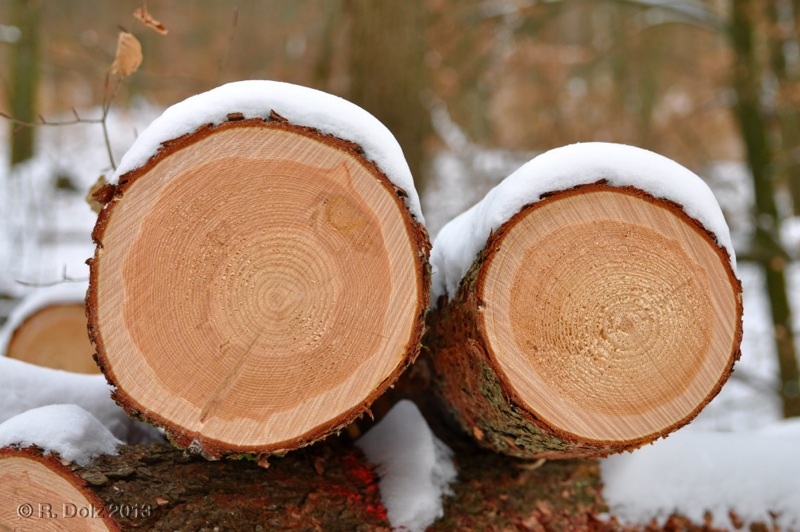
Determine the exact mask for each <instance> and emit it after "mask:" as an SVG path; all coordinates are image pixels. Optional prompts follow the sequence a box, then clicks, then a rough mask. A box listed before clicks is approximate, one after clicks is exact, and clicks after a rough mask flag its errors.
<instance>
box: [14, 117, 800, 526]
mask: <svg viewBox="0 0 800 532" xmlns="http://www.w3.org/2000/svg"><path fill="white" fill-rule="evenodd" d="M160 112H161V109H157V108H154V107H152V106H150V105H148V104H146V103H144V102H139V103H136V104H134V105H133V106H132V107H131V108H129V109H128V110H124V111H123V110H120V111H114V112H112V113H111V115H110V119H109V128H110V139H111V142H112V146H113V152H114V157H115V160H116V161H117V162H118V161H119V160H120V158H121V156H122V154H123V153H124V152H125V151H126V150H127V148H128V146H130V144H131V143H132V142H133V140H134V139H135V138H136V135H137V133H138V132H140V131H142V130H143V129H144V128H145V127H146V126H147V125H148V124H149V123H150V122H151V121H152V120H153V119H154V118H156V117H157V116H158V115H159V114H160ZM94 113H95V114H97V115H99V113H100V112H99V110H95V111H94ZM85 116H87V117H89V116H92V111H86V113H85ZM48 118H49V119H50V120H53V121H56V120H57V118H56V117H48ZM434 119H435V122H436V127H437V130H438V131H439V133H440V135H441V136H442V137H443V138H444V140H445V143H446V144H447V146H448V147H449V151H447V152H444V153H441V154H440V155H439V156H438V157H436V159H435V160H434V161H433V164H432V166H431V179H430V185H429V186H428V187H427V190H425V191H422V192H421V195H422V202H423V209H424V212H425V216H426V219H427V221H428V229H429V232H430V233H431V236H432V237H433V236H435V234H436V233H437V232H438V230H439V229H440V228H441V227H442V226H443V225H444V223H446V222H447V221H448V220H450V219H451V218H452V217H453V216H455V215H456V214H458V213H459V212H461V211H462V210H464V209H466V208H467V207H469V206H471V205H472V204H473V203H474V202H476V201H477V200H478V199H480V197H482V196H483V194H485V192H486V191H487V190H488V189H489V188H491V186H493V185H494V184H496V183H497V182H498V181H499V180H500V179H502V178H503V177H505V176H507V175H508V174H510V173H511V172H512V171H514V170H515V169H516V168H517V167H518V166H520V165H521V164H522V163H524V162H526V161H527V160H528V159H530V158H531V157H532V156H533V155H534V154H532V153H509V152H501V151H497V150H491V149H486V148H482V147H480V146H477V145H474V144H472V143H470V142H469V141H468V139H466V138H465V137H464V136H463V134H461V132H460V131H459V130H458V128H457V127H456V126H455V125H454V124H453V123H452V122H451V121H450V120H449V118H448V116H447V115H446V112H444V111H441V110H439V111H437V112H435V113H434ZM7 134H8V130H7V129H3V132H2V133H0V224H2V225H0V295H4V296H5V299H3V298H2V297H0V321H3V320H4V317H5V316H6V315H7V314H8V312H9V311H10V310H11V308H13V305H14V304H15V302H16V300H17V299H18V298H21V297H23V296H24V295H26V294H27V293H29V292H30V291H32V290H34V289H35V286H36V285H47V284H52V283H57V282H60V281H63V280H64V279H78V280H82V281H85V279H87V278H88V268H87V266H86V265H85V261H86V259H87V258H88V257H90V256H91V255H92V253H93V250H94V247H93V245H92V243H91V238H90V234H91V229H92V227H93V225H94V221H95V214H94V213H93V212H92V211H91V210H90V209H89V207H88V205H87V204H86V203H85V201H84V196H85V194H86V191H87V190H88V188H89V187H90V186H91V185H92V184H93V183H94V182H95V181H96V180H97V178H98V177H99V176H100V175H101V174H109V173H110V164H109V161H108V156H107V154H106V148H105V145H104V141H103V136H102V131H101V129H100V126H99V125H97V124H80V125H74V126H65V127H42V128H40V129H39V132H38V140H37V156H36V158H35V159H33V160H31V161H30V162H28V163H26V164H24V165H21V166H20V167H18V168H17V169H16V170H15V172H14V173H13V174H12V175H9V174H8V163H7V159H8V153H7V145H8V143H7V138H6V135H7ZM694 170H695V171H697V172H698V173H699V174H700V175H701V176H702V177H703V178H705V179H706V180H707V182H708V183H709V185H710V186H711V188H712V189H713V190H714V192H715V194H716V196H717V198H718V200H719V201H720V204H721V206H722V208H723V211H724V212H725V214H726V216H727V217H728V223H729V225H730V227H731V233H732V235H733V238H734V243H735V244H737V245H738V246H744V244H745V243H746V242H747V239H748V235H749V233H750V231H752V221H751V220H750V215H749V206H750V205H751V203H752V190H751V185H750V181H749V176H748V174H747V172H746V169H745V168H744V167H743V166H742V165H740V164H737V163H733V162H711V163H710V164H709V166H708V167H707V168H705V169H694ZM789 244H792V242H789ZM788 273H789V279H790V289H791V299H792V304H793V306H794V308H795V309H798V310H800V268H798V266H797V265H792V266H790V267H789V269H788ZM739 276H740V278H741V280H742V283H743V288H744V309H745V315H744V338H743V343H742V359H741V361H740V362H739V363H738V364H737V365H736V368H735V372H734V375H733V378H732V379H731V381H730V382H728V384H727V385H726V386H725V387H724V388H723V390H722V392H721V393H720V395H719V396H718V397H717V398H716V399H715V400H714V401H713V402H712V403H711V404H710V405H709V406H708V407H707V408H706V409H705V410H704V411H703V412H702V413H701V415H700V416H699V417H698V418H697V419H696V420H695V421H694V422H693V423H691V424H690V425H689V426H688V427H686V428H685V429H683V430H681V431H680V432H679V433H678V434H676V435H673V436H672V437H670V438H669V439H668V440H666V441H664V442H658V443H657V444H655V445H653V446H650V447H648V448H647V449H644V450H642V451H637V452H636V453H633V454H631V455H624V456H620V457H614V458H611V459H609V460H607V461H605V462H603V463H602V464H601V466H600V467H599V468H598V466H597V465H596V464H595V463H594V462H585V463H582V462H573V461H570V462H564V463H548V464H546V465H545V466H544V467H542V468H540V469H539V470H536V471H522V472H520V473H519V474H515V475H506V476H504V477H502V478H501V477H500V476H498V477H497V478H494V477H493V475H500V473H499V472H501V471H505V470H506V469H508V467H511V466H510V465H509V463H508V462H507V461H505V459H504V458H502V457H497V456H494V455H486V456H480V457H479V458H478V459H477V462H476V464H477V465H475V469H474V470H472V469H470V470H467V469H463V470H462V469H460V470H459V482H458V483H457V484H456V485H454V488H453V489H454V495H453V496H452V497H450V498H448V499H447V501H446V502H445V508H446V511H448V512H449V511H457V512H459V513H463V515H464V516H465V517H464V519H469V515H470V514H469V510H468V508H469V507H471V508H474V509H475V511H479V512H481V515H482V516H484V515H489V516H492V515H496V516H499V515H506V516H508V515H511V514H513V515H515V516H518V517H519V519H520V520H522V521H520V522H521V523H522V524H524V523H523V521H524V519H525V518H526V517H529V516H531V515H538V516H539V517H537V519H539V518H540V517H542V516H547V515H551V516H552V515H557V514H558V512H559V511H560V510H559V508H558V507H556V506H552V503H542V501H543V500H549V501H552V500H558V499H559V496H560V493H561V492H560V491H559V490H563V489H565V488H564V486H565V484H564V482H566V481H567V480H569V482H570V483H571V484H570V485H571V486H575V485H580V486H582V488H581V489H583V490H584V491H583V492H582V493H581V494H580V497H582V498H583V499H581V500H584V499H585V504H586V506H587V509H588V510H587V511H588V512H589V513H592V514H594V513H596V512H601V511H603V509H604V507H603V504H604V503H603V502H602V498H601V496H600V495H599V491H598V490H599V478H600V477H599V475H600V471H601V470H602V479H603V482H604V483H605V484H606V486H607V487H610V489H611V490H613V489H614V487H613V486H614V482H625V483H628V484H630V483H632V482H635V483H637V484H636V485H634V486H632V488H635V489H633V490H632V491H633V493H623V490H619V489H618V491H616V492H614V496H615V497H617V499H615V500H613V501H612V500H609V502H610V504H611V508H610V510H611V511H612V513H618V514H620V515H621V516H622V517H628V518H629V519H636V518H641V517H642V515H643V513H644V512H651V516H652V517H659V518H661V519H662V524H663V519H665V518H666V517H667V516H668V515H670V513H671V512H672V510H673V509H678V510H681V511H683V512H684V513H686V514H687V515H688V516H689V517H691V518H692V519H694V520H695V522H696V523H698V526H701V524H702V519H703V513H704V511H703V509H702V503H703V501H694V502H691V503H689V504H687V505H685V506H680V504H679V503H677V502H675V501H673V500H670V499H669V496H668V495H670V494H673V495H674V496H675V497H679V495H677V494H675V493H673V492H677V491H680V490H684V491H685V492H686V490H687V489H688V488H687V483H688V482H697V479H698V478H700V479H701V480H702V478H703V477H702V476H698V475H700V474H701V472H702V471H706V473H705V474H708V471H713V470H714V467H723V464H724V462H723V459H724V460H730V461H732V462H734V464H729V465H728V467H727V473H726V474H721V473H720V474H719V475H717V476H713V477H711V478H709V477H706V482H705V483H704V484H706V491H709V492H712V495H714V496H716V495H720V492H724V493H727V492H728V491H730V492H731V493H733V491H734V490H733V489H732V488H731V489H729V490H727V491H726V490H725V489H721V487H720V485H724V484H726V483H727V484H728V485H729V486H730V483H731V482H749V483H754V484H755V485H759V484H762V483H761V482H758V480H759V479H758V478H755V479H753V478H750V479H749V480H748V479H746V477H743V476H737V475H751V474H755V475H762V477H763V478H762V481H763V484H764V485H766V484H772V485H773V488H769V489H768V491H769V493H773V492H775V493H776V495H775V496H776V497H778V498H779V499H780V498H781V493H782V492H783V495H787V494H786V493H785V492H786V490H789V494H791V493H793V494H794V496H795V500H800V470H798V469H800V468H799V467H798V465H797V460H796V455H795V457H794V459H793V460H792V459H790V460H789V462H790V464H784V466H785V467H783V468H782V467H781V465H780V463H779V460H780V459H781V457H782V455H780V453H776V452H772V451H771V450H770V446H769V445H766V443H767V442H766V440H765V438H766V437H767V435H769V434H772V436H775V437H779V438H780V441H781V442H784V441H785V442H788V443H787V445H788V444H789V443H793V445H794V449H797V448H798V447H797V445H798V444H800V428H799V427H800V426H798V425H797V424H790V423H783V424H778V425H775V426H777V427H779V428H777V429H775V428H773V429H770V428H769V427H770V426H771V425H773V424H775V423H776V422H778V420H779V417H780V404H779V401H778V397H777V394H776V392H775V382H776V376H777V362H776V357H775V354H774V350H773V345H772V327H771V325H770V322H769V311H768V306H767V301H766V294H765V289H764V281H763V278H762V276H761V274H760V271H759V270H758V268H757V267H755V266H754V265H751V264H747V263H743V264H739ZM67 282H69V281H67ZM798 317H800V312H795V319H796V322H795V327H796V330H800V320H798V319H797V318H798ZM778 432H780V433H781V434H779V435H776V434H777V433H778ZM725 433H730V434H725ZM736 435H738V436H736ZM718 437H722V438H728V439H723V440H720V439H718ZM781 445H782V443H781ZM720 446H723V447H726V448H728V449H730V451H725V452H722V453H720V448H719V447H720ZM789 447H790V448H791V445H789ZM756 453H766V454H769V455H770V456H768V457H759V456H756ZM456 462H457V463H458V456H457V457H456ZM698 464H701V465H702V464H706V465H707V466H708V469H707V470H704V469H703V468H702V467H700V466H699V465H698ZM679 466H683V467H679ZM631 468H633V469H635V471H633V470H632V469H631ZM690 468H693V469H694V470H695V471H694V472H688V471H687V470H688V469H690ZM637 471H638V473H637ZM669 471H673V472H674V473H675V474H674V475H669V474H668V472H669ZM731 471H733V472H731ZM681 474H683V480H682V481H681V480H680V478H679V477H680V476H681ZM626 475H627V476H626ZM647 475H666V476H664V477H662V478H655V479H650V480H649V481H648V480H647V478H646V476H647ZM775 475H779V476H781V475H782V476H781V478H775ZM478 476H480V477H481V480H480V482H478V480H477V478H478ZM488 477H492V478H491V479H489V481H487V479H488ZM673 477H674V478H673ZM790 477H793V478H790ZM534 479H535V480H534ZM576 479H577V484H575V482H576ZM529 480H530V481H535V482H536V483H537V484H538V485H539V486H540V487H541V489H542V490H543V491H542V493H541V494H539V493H538V492H537V491H536V490H533V491H530V490H528V494H529V495H526V496H525V497H532V499H531V500H528V499H527V498H525V497H523V496H521V495H519V494H518V493H516V492H515V491H514V483H519V484H520V485H522V484H525V483H527V482H528V481H529ZM648 482H649V484H648ZM669 482H673V485H672V487H670V485H669ZM776 483H777V485H776ZM478 484H482V485H483V486H487V487H488V486H492V489H497V490H506V491H507V493H506V492H504V493H503V494H501V493H500V492H499V491H498V495H497V497H491V498H490V497H487V496H486V495H485V494H484V493H482V492H481V490H480V489H476V486H477V485H478ZM650 485H652V486H651V487H652V490H653V491H652V492H651V491H648V489H649V487H648V486H650ZM739 487H740V488H741V486H739ZM570 489H573V488H570ZM765 489H767V488H765ZM700 491H702V490H700ZM739 491H740V492H741V497H742V498H741V499H739V496H735V495H731V496H732V497H735V498H736V500H742V501H744V502H743V503H742V504H745V505H747V504H749V503H747V502H746V501H745V497H747V493H749V491H750V490H739ZM637 493H638V496H639V497H640V498H647V497H649V498H651V499H653V498H655V499H658V500H655V501H652V500H651V501H650V503H652V504H647V505H644V506H640V507H635V506H636V505H631V502H630V500H629V499H630V498H631V497H635V496H636V495H637ZM697 493H698V490H695V491H692V490H691V489H688V492H686V493H685V496H687V497H688V496H695V497H696V496H701V495H697ZM609 494H610V492H607V493H606V495H609ZM711 498H712V499H713V497H711ZM762 501H763V499H762ZM751 502H752V501H751ZM615 504H616V505H617V506H616V507H615V506H614V505H615ZM713 504H714V505H718V504H721V503H718V501H717V502H714V503H713ZM487 505H488V506H487ZM626 505H627V506H626ZM670 505H672V507H670ZM493 506H494V507H493ZM707 506H708V505H707ZM798 506H800V505H798ZM718 510H720V509H719V508H718ZM768 510H769V508H760V509H758V508H753V512H752V513H751V514H750V515H751V517H754V516H756V515H761V519H762V520H763V522H769V516H768V514H767V511H768ZM726 511H727V510H726ZM726 511H717V513H716V515H715V516H714V518H715V520H714V524H715V525H717V526H731V525H732V524H734V523H732V522H731V521H729V519H728V516H727V515H725V513H726ZM493 512H494V513H493ZM510 512H511V513H510ZM536 512H538V514H536ZM796 512H797V515H794V516H783V520H782V521H781V524H782V525H783V526H784V527H786V528H789V529H791V528H792V527H797V528H800V510H796ZM656 514H657V515H656ZM720 514H722V515H720ZM498 519H500V518H499V517H498ZM504 519H505V518H504ZM515 519H516V517H515ZM511 523H512V522H509V524H511ZM531 523H532V522H531ZM465 524H466V523H465ZM642 524H643V525H646V523H642ZM500 528H502V527H500Z"/></svg>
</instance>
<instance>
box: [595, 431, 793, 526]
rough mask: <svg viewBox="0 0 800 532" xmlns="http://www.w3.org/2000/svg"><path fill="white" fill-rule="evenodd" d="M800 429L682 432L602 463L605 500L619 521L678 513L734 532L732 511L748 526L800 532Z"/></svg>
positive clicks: (664, 517) (642, 519) (662, 517)
mask: <svg viewBox="0 0 800 532" xmlns="http://www.w3.org/2000/svg"><path fill="white" fill-rule="evenodd" d="M798 449H800V423H798V422H797V421H793V422H791V421H790V422H779V423H776V424H775V425H772V426H770V427H766V428H764V429H762V430H761V431H759V432H738V433H722V432H689V431H681V432H679V433H676V434H674V435H672V436H670V437H669V438H668V439H666V440H661V441H658V442H656V443H655V444H653V445H652V446H649V447H645V448H642V449H639V450H638V451H635V452H634V453H632V454H626V455H616V456H612V457H610V458H607V459H606V460H604V461H603V462H602V463H601V471H602V478H603V485H604V486H605V488H604V491H603V495H604V497H605V499H606V501H607V502H608V504H609V507H610V511H611V513H612V514H616V515H617V516H618V517H620V518H621V519H622V520H623V521H627V522H634V523H639V524H645V523H647V522H649V521H650V519H651V518H653V517H656V518H658V519H662V520H663V519H666V518H667V517H668V516H669V515H670V514H672V513H674V512H678V513H680V514H682V515H685V516H687V517H689V518H691V519H692V520H693V521H694V522H697V523H702V522H703V515H704V513H705V512H706V511H709V512H711V513H712V514H713V517H714V524H715V526H717V527H725V528H730V527H731V526H732V523H730V520H729V517H728V512H729V511H730V510H734V511H735V512H736V514H737V515H738V516H739V517H741V518H742V519H743V520H744V521H746V522H754V521H761V522H764V523H767V524H770V523H771V522H772V519H771V517H770V514H769V512H770V511H772V512H774V513H776V514H778V519H777V522H778V524H779V525H780V527H781V528H782V529H783V530H800V460H798V459H797V452H798Z"/></svg>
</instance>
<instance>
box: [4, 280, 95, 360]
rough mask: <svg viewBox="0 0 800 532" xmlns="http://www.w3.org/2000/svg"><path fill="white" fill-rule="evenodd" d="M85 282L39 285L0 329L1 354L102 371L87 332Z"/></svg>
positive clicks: (20, 358) (18, 358) (19, 358)
mask: <svg viewBox="0 0 800 532" xmlns="http://www.w3.org/2000/svg"><path fill="white" fill-rule="evenodd" d="M85 297H86V284H85V283H79V284H71V283H70V284H66V283H65V284H60V285H56V286H53V287H47V288H40V289H38V290H36V291H35V292H33V293H31V294H30V295H29V296H27V297H26V298H25V299H24V300H23V301H22V302H20V304H19V305H18V306H17V307H16V308H15V309H14V311H13V312H12V313H11V315H10V316H9V320H8V321H7V322H6V323H5V324H4V325H3V328H2V329H0V356H3V355H5V356H8V357H11V358H15V359H17V360H22V361H24V362H28V363H30V364H36V365H37V366H44V367H47V368H53V369H62V370H65V371H72V372H75V373H100V369H99V368H98V367H97V364H96V363H95V361H94V359H93V358H92V355H93V354H94V347H92V344H91V342H89V335H88V334H87V332H86V306H85V305H84V298H85Z"/></svg>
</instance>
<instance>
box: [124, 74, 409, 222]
mask: <svg viewBox="0 0 800 532" xmlns="http://www.w3.org/2000/svg"><path fill="white" fill-rule="evenodd" d="M273 111H274V112H275V113H277V114H278V115H280V116H282V117H284V118H286V119H287V120H289V122H291V123H292V124H295V125H300V126H308V127H313V128H316V129H318V130H320V131H322V132H323V133H327V134H330V135H334V136H336V137H339V138H342V139H345V140H350V141H352V142H355V143H356V144H358V145H360V146H361V148H363V150H364V155H365V156H366V158H367V159H369V160H371V161H373V162H375V163H376V164H377V165H378V167H380V169H381V170H383V171H384V173H385V174H386V176H387V177H388V178H389V179H390V180H391V181H392V182H393V183H394V184H395V185H397V186H398V187H399V188H401V189H403V190H404V191H405V192H406V194H407V197H406V198H405V202H406V206H407V207H408V209H409V211H411V214H413V215H414V216H415V217H416V218H417V220H419V221H420V222H423V223H424V219H423V217H422V209H421V207H420V203H419V196H418V195H417V191H416V188H414V180H413V178H412V177H411V170H409V168H408V163H407V162H406V159H405V157H404V156H403V150H402V149H401V148H400V145H399V144H398V143H397V140H396V139H395V138H394V135H392V133H391V132H390V131H389V130H388V129H387V128H386V126H384V125H383V124H382V123H381V122H379V121H378V120H377V119H376V118H375V117H374V116H372V115H371V114H369V113H368V112H367V111H365V110H364V109H362V108H361V107H359V106H357V105H355V104H353V103H350V102H348V101H347V100H344V99H342V98H339V97H338V96H334V95H332V94H328V93H325V92H322V91H318V90H315V89H310V88H308V87H301V86H299V85H293V84H290V83H283V82H278V81H266V80H250V81H237V82H234V83H228V84H226V85H222V86H221V87H217V88H215V89H212V90H210V91H208V92H204V93H202V94H198V95H196V96H192V97H191V98H188V99H186V100H184V101H182V102H180V103H177V104H175V105H173V106H172V107H170V108H169V109H167V110H166V111H164V114H163V115H162V116H161V117H159V118H158V119H157V120H155V121H153V123H152V124H150V126H149V127H148V128H147V129H146V130H145V131H143V132H142V134H141V135H140V136H139V138H138V139H136V142H135V143H134V145H133V146H132V147H131V149H130V150H129V151H128V153H126V154H125V157H123V159H122V162H121V163H120V165H119V168H117V171H116V172H115V173H114V176H113V178H112V179H110V180H109V181H110V182H112V183H116V182H118V180H119V177H120V176H121V175H123V174H125V173H127V172H130V171H131V170H133V169H135V168H138V167H139V166H142V165H143V164H144V163H146V162H147V160H148V159H149V158H150V157H152V156H153V155H155V154H156V153H157V152H158V149H159V148H160V147H161V144H162V143H164V142H166V141H168V140H172V139H175V138H178V137H180V136H182V135H185V134H187V133H191V132H192V131H195V130H196V129H197V128H199V127H201V126H203V125H205V124H215V125H216V124H220V123H222V122H224V121H225V120H227V116H228V114H230V113H242V114H243V115H244V117H245V118H268V117H269V116H270V113H271V112H273Z"/></svg>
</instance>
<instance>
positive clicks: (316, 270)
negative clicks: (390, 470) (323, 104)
mask: <svg viewBox="0 0 800 532" xmlns="http://www.w3.org/2000/svg"><path fill="white" fill-rule="evenodd" d="M165 116H166V115H165ZM406 193H407V191H404V190H401V189H399V188H398V187H397V186H396V185H395V184H394V183H393V182H392V181H390V180H389V179H388V178H387V176H386V175H385V174H384V172H383V171H382V169H381V168H379V167H378V165H377V164H376V163H374V162H371V161H369V160H367V159H366V158H365V157H364V155H363V152H362V150H361V149H360V147H359V146H357V145H355V144H353V143H352V142H348V141H344V140H341V139H339V138H337V137H334V136H331V135H325V134H322V133H320V132H319V131H317V130H315V129H312V128H309V127H301V126H298V125H294V124H292V123H289V122H288V121H286V120H285V119H282V118H281V117H279V116H278V115H277V114H274V113H273V114H272V116H271V117H270V118H267V119H261V118H251V119H242V115H241V113H232V114H230V115H229V120H227V121H224V122H223V123H221V124H219V125H218V126H212V125H207V126H204V127H201V128H200V129H198V130H196V131H194V132H193V133H190V134H187V135H184V136H182V137H180V138H177V139H175V140H173V141H170V142H167V143H165V144H164V146H163V147H162V149H161V150H160V151H159V152H158V153H157V154H154V155H153V157H152V158H151V159H150V160H149V161H148V162H147V163H146V164H144V165H143V166H141V167H139V168H136V169H134V170H132V171H130V172H128V173H126V174H125V175H123V176H121V177H120V179H119V184H118V185H117V186H110V188H106V189H105V190H103V191H101V194H100V196H105V197H106V198H111V199H110V201H109V202H108V204H107V205H106V206H105V208H104V209H103V210H102V212H101V213H100V215H99V218H98V221H97V225H96V227H95V231H94V234H93V237H94V240H95V242H96V244H97V249H96V253H95V256H94V258H93V259H92V260H91V261H90V266H91V279H90V289H89V295H88V299H87V301H88V314H89V321H90V335H91V337H92V340H93V342H94V344H95V346H96V349H97V359H98V362H99V364H100V365H101V367H102V369H103V371H104V373H105V375H106V376H107V378H108V379H109V380H110V381H111V382H112V383H113V384H114V385H115V386H116V387H117V390H116V392H115V395H114V397H115V399H116V400H117V401H118V402H119V403H120V404H121V405H122V406H123V407H124V408H125V409H126V410H127V411H128V412H129V413H130V414H132V415H135V416H138V417H140V418H142V419H144V420H147V421H149V422H151V423H154V424H156V425H158V426H161V427H163V428H164V429H165V430H166V432H167V434H168V435H169V437H170V439H171V440H172V441H173V442H174V443H176V444H177V445H179V446H181V447H187V448H190V449H191V450H193V451H197V452H200V453H203V454H204V455H205V456H207V457H215V458H216V457H220V456H222V455H226V454H242V453H248V454H269V453H280V452H283V451H286V450H290V449H293V448H297V447H300V446H303V445H307V444H309V443H311V442H313V441H315V440H318V439H320V438H323V437H325V436H327V435H328V434H330V433H332V432H334V431H336V430H338V429H340V428H342V427H344V426H346V425H348V424H349V423H351V422H352V421H353V420H354V419H356V418H357V417H359V416H361V415H363V414H364V413H365V412H367V411H368V407H369V405H370V404H371V403H372V401H373V400H374V399H375V398H376V397H377V396H379V395H380V394H381V393H382V392H383V391H384V390H386V389H387V388H388V387H389V386H390V385H391V384H392V383H393V382H394V381H395V380H396V379H397V377H398V376H399V374H400V373H401V372H402V371H403V369H404V368H405V367H406V366H407V365H408V364H410V363H411V362H412V361H413V360H414V359H415V357H416V356H417V354H418V351H419V346H420V342H421V336H422V333H423V328H424V315H425V312H426V309H427V305H428V300H429V283H430V281H429V273H428V265H427V256H428V250H429V244H428V240H427V234H426V232H425V230H424V228H423V227H422V226H421V225H420V223H419V222H418V221H417V220H416V219H415V218H414V216H412V214H411V213H410V212H409V210H408V208H407V206H406V204H405V203H404V198H405V197H406Z"/></svg>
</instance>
